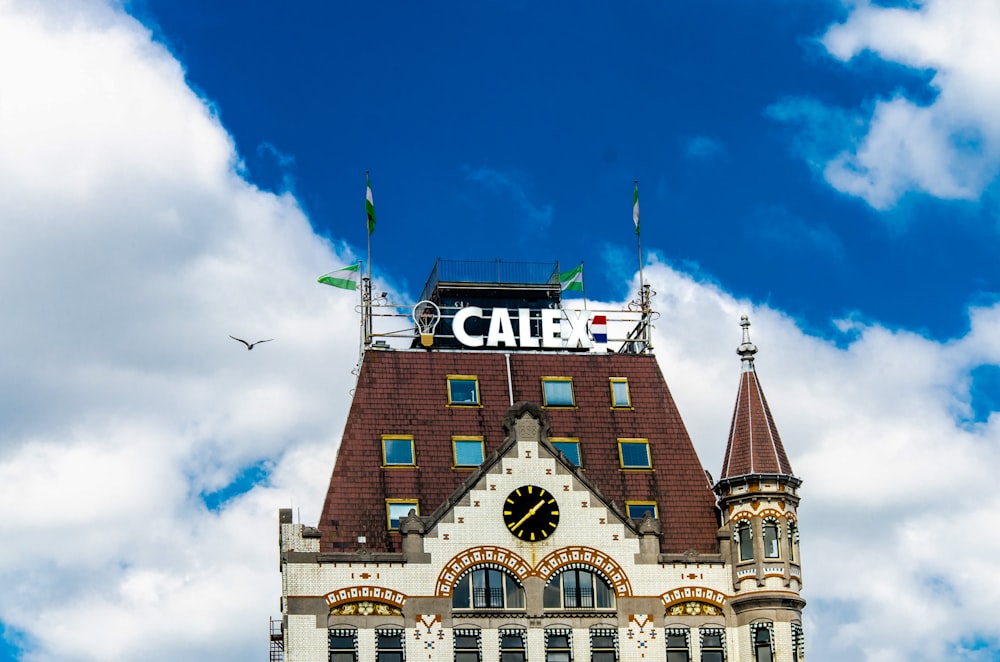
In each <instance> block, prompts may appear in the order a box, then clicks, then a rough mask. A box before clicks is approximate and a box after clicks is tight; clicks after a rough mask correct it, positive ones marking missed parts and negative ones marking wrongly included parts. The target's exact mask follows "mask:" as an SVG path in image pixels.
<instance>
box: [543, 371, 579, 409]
mask: <svg viewBox="0 0 1000 662" xmlns="http://www.w3.org/2000/svg"><path fill="white" fill-rule="evenodd" d="M542 405H543V406H545V407H575V406H576V400H575V399H574V398H573V378H572V377H542Z"/></svg>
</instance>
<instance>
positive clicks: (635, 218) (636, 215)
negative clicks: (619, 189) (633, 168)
mask: <svg viewBox="0 0 1000 662" xmlns="http://www.w3.org/2000/svg"><path fill="white" fill-rule="evenodd" d="M632 220H633V221H634V222H635V233H636V234H639V182H636V183H635V198H634V202H633V203H632Z"/></svg>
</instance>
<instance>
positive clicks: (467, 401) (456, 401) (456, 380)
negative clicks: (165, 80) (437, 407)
mask: <svg viewBox="0 0 1000 662" xmlns="http://www.w3.org/2000/svg"><path fill="white" fill-rule="evenodd" d="M481 404H482V403H481V402H480V399H479V377H477V376H476V375H448V406H449V407H479V406H481Z"/></svg>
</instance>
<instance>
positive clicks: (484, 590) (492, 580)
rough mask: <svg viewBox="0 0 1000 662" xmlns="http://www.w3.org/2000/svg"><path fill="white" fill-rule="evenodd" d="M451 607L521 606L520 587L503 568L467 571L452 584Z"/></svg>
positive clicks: (521, 590)
mask: <svg viewBox="0 0 1000 662" xmlns="http://www.w3.org/2000/svg"><path fill="white" fill-rule="evenodd" d="M451 606H452V609H524V589H523V588H522V587H521V584H519V583H518V581H517V580H516V579H515V578H514V577H513V576H512V575H509V574H507V573H506V572H505V571H503V570H499V569H497V568H490V567H482V568H476V569H474V570H471V571H469V572H467V573H465V574H464V575H462V577H461V578H459V580H458V582H456V584H455V589H454V591H453V592H452V598H451Z"/></svg>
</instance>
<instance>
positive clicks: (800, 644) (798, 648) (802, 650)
mask: <svg viewBox="0 0 1000 662" xmlns="http://www.w3.org/2000/svg"><path fill="white" fill-rule="evenodd" d="M804 659H806V637H805V634H804V633H803V632H802V623H792V660H793V661H794V662H799V661H800V660H804Z"/></svg>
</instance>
